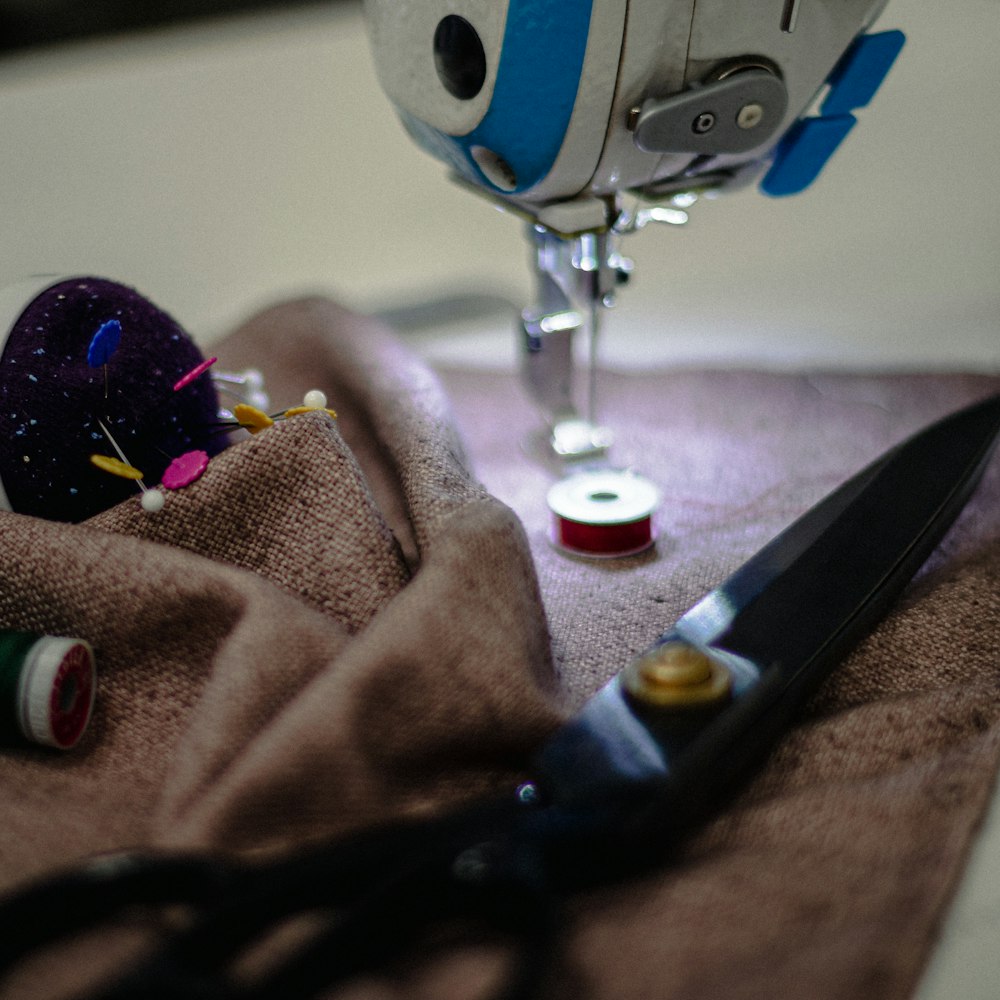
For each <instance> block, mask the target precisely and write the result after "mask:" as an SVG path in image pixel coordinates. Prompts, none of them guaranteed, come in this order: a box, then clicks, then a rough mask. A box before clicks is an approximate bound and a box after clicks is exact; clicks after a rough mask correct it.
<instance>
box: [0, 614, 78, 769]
mask: <svg viewBox="0 0 1000 1000" xmlns="http://www.w3.org/2000/svg"><path fill="white" fill-rule="evenodd" d="M96 692H97V668H96V665H95V662H94V651H93V649H92V648H91V646H90V643H88V642H86V641H85V640H83V639H71V638H66V637H63V636H52V635H34V634H32V633H29V632H0V701H2V704H0V737H2V738H3V739H4V740H5V741H9V740H14V741H18V740H26V741H28V742H30V743H38V744H41V745H42V746H49V747H55V748H56V749H59V750H69V749H70V748H71V747H73V746H75V745H76V743H77V742H78V741H79V739H80V737H81V736H82V735H83V733H84V732H85V731H86V729H87V725H88V724H89V722H90V717H91V714H92V713H93V709H94V698H95V696H96Z"/></svg>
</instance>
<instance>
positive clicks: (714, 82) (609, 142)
mask: <svg viewBox="0 0 1000 1000" xmlns="http://www.w3.org/2000/svg"><path fill="white" fill-rule="evenodd" d="M884 6H885V0H850V2H844V3H836V4H829V3H820V2H815V0H765V2H759V3H755V4H753V5H751V6H750V7H749V8H748V5H741V7H740V9H739V10H738V11H734V10H733V7H732V5H731V4H727V3H726V2H725V0H709V2H701V3H698V4H695V2H694V0H672V2H668V3H662V2H661V3H645V4H642V3H635V2H632V3H627V2H626V0H593V2H588V3H578V4H573V5H567V4H564V3H561V2H560V0H508V2H507V3H501V4H497V3H488V2H482V0H463V2H459V3H454V2H452V3H443V2H440V0H428V2H426V3H422V4H399V3H396V2H394V0H365V4H364V9H365V14H366V19H367V23H368V27H369V32H370V35H371V41H372V48H373V52H374V58H375V64H376V68H377V71H378V75H379V79H380V82H381V83H382V86H383V87H384V89H385V91H386V93H387V94H388V96H389V97H390V98H391V99H392V101H393V103H394V104H395V106H396V110H397V112H398V114H399V116H400V118H401V120H402V122H403V124H404V126H405V127H406V129H407V130H408V132H409V133H410V134H411V135H412V137H413V138H414V140H415V141H416V142H417V143H418V144H419V145H420V146H422V147H423V148H424V149H425V150H427V151H428V152H429V153H431V154H432V155H433V156H436V157H437V158H439V159H441V160H442V161H444V162H445V163H446V164H447V165H448V167H449V168H450V169H451V171H452V172H453V174H454V176H455V178H456V180H458V181H459V182H460V183H462V184H464V185H466V186H468V187H470V188H472V189H473V190H474V191H477V192H478V193H480V194H482V195H484V196H486V197H487V198H491V199H493V200H494V201H496V202H497V203H498V204H500V205H501V206H503V207H504V208H506V209H508V210H510V211H511V212H512V213H514V214H516V215H518V216H520V217H521V218H523V219H524V220H525V221H526V223H527V230H528V240H529V245H530V247H531V250H532V260H533V265H534V273H535V279H536V285H537V295H536V300H535V302H534V304H532V305H531V306H529V307H528V308H526V309H525V310H524V312H523V313H522V324H521V325H522V333H523V344H524V350H523V359H524V374H525V380H526V385H527V387H528V389H529V391H530V393H531V395H532V397H533V399H534V400H535V402H536V403H537V405H538V407H539V409H540V410H541V412H542V415H543V417H544V419H545V423H546V426H547V428H548V434H549V443H550V445H551V448H552V450H553V451H554V452H555V454H556V455H557V456H559V457H560V458H563V459H569V460H573V459H579V458H590V457H592V456H595V455H601V454H603V452H604V451H605V450H606V449H607V447H608V446H609V444H610V443H611V435H610V433H609V432H608V431H607V430H606V429H605V428H602V427H600V426H599V424H598V420H597V407H596V401H595V398H594V397H595V392H594V368H595V364H596V341H597V335H598V328H599V326H600V316H601V311H602V309H604V308H606V307H609V306H611V305H613V304H614V302H615V298H616V294H617V290H618V288H619V287H620V286H622V285H623V284H625V283H627V281H628V278H629V275H630V272H631V270H632V264H631V262H630V261H629V260H628V259H627V258H625V257H624V256H622V253H621V251H620V241H621V238H622V237H623V236H626V235H628V234H629V233H632V232H634V231H636V230H638V229H642V228H644V227H645V226H646V225H648V224H649V223H652V222H662V223H668V224H674V225H679V224H683V223H684V222H686V221H687V210H688V209H689V208H690V207H691V205H692V204H693V203H694V202H695V201H697V200H698V198H700V197H714V196H715V195H716V194H718V193H719V192H723V191H727V190H732V189H737V188H742V187H746V186H748V185H751V184H754V183H759V185H760V188H761V190H762V191H763V192H764V193H765V194H767V195H770V196H772V197H784V196H787V195H791V194H797V193H799V192H800V191H802V190H804V189H805V188H806V187H808V186H809V185H810V184H811V183H812V181H813V180H815V178H816V177H817V175H818V174H819V173H820V172H821V170H822V169H823V167H824V165H825V164H826V162H827V160H829V158H830V157H831V156H832V155H833V153H834V152H835V151H836V149H837V148H838V146H839V145H840V143H841V142H842V141H843V140H844V139H845V138H846V136H847V134H848V133H849V132H850V131H851V129H852V127H853V126H854V124H855V122H856V119H855V117H854V115H853V114H852V112H853V111H855V110H856V109H858V108H861V107H864V106H865V105H866V104H867V103H868V102H869V100H870V99H871V98H872V97H873V96H874V94H875V91H876V90H877V89H878V87H879V85H880V84H881V82H882V80H883V78H884V77H885V75H886V73H887V72H888V71H889V69H890V67H891V66H892V63H893V61H894V60H895V58H896V56H897V54H898V53H899V50H900V48H901V47H902V45H903V41H904V38H903V35H902V33H901V32H899V31H887V32H880V33H877V34H869V33H868V29H869V28H870V27H871V25H872V23H873V22H874V20H875V19H876V17H877V16H878V15H879V14H880V13H881V11H882V8H883V7H884ZM747 252H748V253H752V252H754V251H753V247H752V245H751V246H748V247H747ZM578 335H582V336H583V337H584V338H586V341H587V343H588V348H589V369H590V374H589V377H588V378H586V379H585V380H584V381H585V385H584V386H583V387H578V386H577V385H576V379H575V378H574V348H573V342H574V340H575V339H577V338H578Z"/></svg>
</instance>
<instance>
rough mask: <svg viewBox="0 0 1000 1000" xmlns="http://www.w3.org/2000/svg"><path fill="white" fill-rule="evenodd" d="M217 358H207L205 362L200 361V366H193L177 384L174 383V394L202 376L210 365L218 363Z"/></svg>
mask: <svg viewBox="0 0 1000 1000" xmlns="http://www.w3.org/2000/svg"><path fill="white" fill-rule="evenodd" d="M218 360H219V359H218V358H209V359H208V360H207V361H202V363H201V364H200V365H195V366H194V368H192V369H191V371H189V372H188V373H187V374H186V375H182V376H181V377H180V378H179V379H178V380H177V382H175V383H174V392H180V390H181V389H183V388H184V387H185V386H186V385H190V384H191V383H192V382H193V381H194V380H195V379H196V378H198V377H199V376H200V375H204V374H205V372H207V371H208V369H209V368H211V367H212V365H214V364H215V362H216V361H218Z"/></svg>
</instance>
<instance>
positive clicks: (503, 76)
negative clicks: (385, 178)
mask: <svg viewBox="0 0 1000 1000" xmlns="http://www.w3.org/2000/svg"><path fill="white" fill-rule="evenodd" d="M592 11H593V0H573V2H572V3H568V2H567V0H510V5H509V7H508V10H507V26H506V29H505V32H504V42H503V51H502V52H501V55H500V65H499V66H498V68H497V78H496V83H495V84H494V87H493V99H492V100H491V102H490V106H489V108H488V109H487V111H486V114H485V115H484V117H483V119H482V121H481V122H480V123H479V124H478V125H477V126H476V128H475V129H473V131H472V132H470V133H469V134H468V135H462V136H452V135H447V134H446V133H444V132H441V131H439V130H438V129H434V128H431V127H430V126H428V125H426V124H425V123H424V122H421V121H418V120H416V119H414V118H412V116H408V115H405V114H404V115H402V118H403V121H404V124H405V125H406V127H407V129H408V131H409V132H410V133H411V135H413V137H414V138H415V139H416V140H417V142H419V143H420V145H421V146H423V147H424V148H425V149H426V150H428V151H429V152H431V153H432V154H433V155H435V156H437V157H438V158H439V159H442V160H444V161H445V162H447V163H449V164H451V165H452V166H453V167H455V169H456V170H458V172H459V173H460V174H462V175H464V176H465V177H467V178H469V179H470V180H471V181H473V182H474V183H476V184H480V185H485V186H486V187H488V188H490V189H491V190H493V191H501V189H500V188H498V187H496V186H495V185H494V184H492V183H491V182H490V180H489V178H487V177H485V176H484V175H483V173H482V171H481V170H480V169H479V167H478V166H477V165H476V162H475V160H474V159H473V157H472V153H471V152H470V151H471V149H472V148H473V147H474V146H484V147H485V148H486V149H489V150H492V151H493V152H494V153H496V154H497V155H498V156H500V157H502V158H503V159H504V160H506V162H507V163H508V164H509V165H510V167H511V169H512V170H513V171H514V176H515V177H516V178H517V186H516V188H514V191H513V192H511V191H502V192H501V193H504V194H511V193H516V192H519V191H525V190H527V189H528V188H530V187H533V186H534V185H535V184H537V183H538V182H539V181H540V180H542V178H544V177H545V176H546V174H548V172H549V171H550V170H551V169H552V167H553V165H554V164H555V161H556V157H557V156H558V155H559V150H560V149H562V144H563V140H564V138H565V136H566V129H567V128H568V127H569V123H570V119H571V118H572V116H573V108H574V106H575V105H576V95H577V91H578V90H579V87H580V77H581V75H582V74H583V60H584V56H585V55H586V53H587V39H588V37H589V36H590V19H591V13H592Z"/></svg>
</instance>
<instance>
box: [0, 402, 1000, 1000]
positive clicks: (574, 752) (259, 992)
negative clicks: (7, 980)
mask: <svg viewBox="0 0 1000 1000" xmlns="http://www.w3.org/2000/svg"><path fill="white" fill-rule="evenodd" d="M998 435H1000V395H996V396H993V397H990V398H988V399H985V400H983V401H981V402H979V403H976V404H973V405H971V406H969V407H967V408H966V409H964V410H961V411H959V412H958V413H956V414H953V415H951V416H948V417H946V418H944V419H942V420H940V421H938V422H937V423H935V424H933V425H931V426H930V427H928V428H926V429H924V430H922V431H920V432H919V433H917V434H915V435H914V436H913V437H911V438H909V439H908V440H906V441H904V442H903V443H902V444H899V445H897V446H896V447H895V448H893V449H892V450H890V451H889V452H887V453H886V454H885V455H883V456H882V457H881V458H879V459H877V460H876V461H875V462H873V463H872V464H871V465H869V466H868V467H867V468H865V469H863V470H862V471H861V472H859V473H857V474H856V475H855V476H853V477H852V478H851V479H849V480H848V481H847V482H846V483H844V484H843V485H842V486H840V487H839V488H838V489H836V490H835V491H834V492H833V493H831V494H830V495H829V496H828V497H826V498H825V499H824V500H822V501H820V502H819V503H818V504H817V505H816V506H815V507H813V508H812V509H811V510H809V511H808V512H807V513H806V514H804V515H803V516H802V517H801V518H799V519H798V520H797V521H795V522H794V523H793V524H792V525H791V526H790V527H788V528H787V529H785V530H784V531H783V532H782V533H781V534H780V535H779V536H778V537H777V538H775V539H774V540H773V541H772V542H770V543H769V544H768V545H766V546H765V547H764V548H763V549H762V550H761V551H760V552H758V553H757V554H756V555H754V556H753V557H752V558H751V559H750V560H749V561H748V562H746V563H745V564H744V565H743V566H742V567H740V568H739V569H738V570H737V571H736V572H735V573H734V574H733V575H732V576H730V577H729V578H728V579H727V580H726V581H725V582H723V583H722V584H721V585H719V586H718V587H717V588H716V589H715V590H713V591H712V592H711V593H709V594H708V595H707V596H706V597H705V598H703V599H702V600H701V601H699V602H698V603H697V604H696V605H695V606H694V607H693V608H691V609H690V610H689V611H688V612H687V613H685V614H684V615H683V616H682V617H681V618H680V619H679V620H678V621H677V622H676V623H675V624H674V625H673V626H672V627H671V628H669V629H668V630H667V631H666V632H664V633H663V634H661V635H660V636H659V637H658V638H657V639H656V640H655V641H654V642H653V643H652V645H651V646H650V647H649V649H647V650H646V651H645V652H644V653H642V654H640V655H639V656H638V657H636V658H635V659H634V660H632V661H631V662H629V663H628V664H627V665H626V666H625V668H624V669H623V670H622V671H621V672H620V673H619V674H618V675H617V676H616V677H614V678H612V680H611V681H609V682H608V683H607V684H606V685H605V686H604V687H603V688H602V689H601V690H600V691H599V692H598V693H597V694H595V695H594V696H593V697H592V698H591V699H590V701H589V702H587V703H586V705H584V707H583V708H582V709H581V710H580V712H579V713H578V714H577V715H576V716H575V717H573V718H572V719H570V720H569V721H568V722H567V723H566V724H565V725H564V726H563V727H562V728H561V729H559V730H558V731H557V732H556V733H555V734H554V735H553V736H552V737H551V738H550V739H549V740H548V742H547V743H545V744H544V745H543V746H542V748H541V750H540V752H539V753H538V754H537V755H536V756H535V758H534V760H533V761H532V762H531V765H530V767H529V769H528V773H530V774H531V775H532V777H531V780H530V781H526V782H524V783H523V784H521V785H520V786H519V787H518V788H517V789H516V790H512V791H511V793H510V794H509V795H507V796H505V797H501V798H499V799H497V800H490V801H483V802H476V803H473V804H471V805H470V806H468V807H466V808H463V809H461V810H460V811H457V812H453V813H449V814H446V815H443V816H440V817H437V818H434V819H431V820H427V821H419V822H406V823H399V824H396V825H390V826H386V827H383V828H378V829H372V830H367V831H362V832H360V833H358V834H355V835H353V836H351V837H349V838H347V839H342V840H338V841H336V842H332V843H328V844H320V845H318V846H312V847H309V848H306V849H303V850H301V851H299V852H297V853H294V854H291V855H289V856H286V857H283V858H280V859H279V860H276V861H272V862H269V863H264V864H260V863H255V864H251V863H243V862H239V861H233V860H232V859H229V858H225V857H213V856H207V855H203V854H155V853H130V854H122V855H115V856H107V857H101V858H98V859H96V860H93V861H91V862H89V863H86V864H84V865H83V866H81V867H78V868H75V869H72V870H70V871H67V872H62V873H58V874H56V875H54V876H51V877H49V878H47V879H46V880H44V881H41V882H37V883H34V884H32V885H29V886H28V887H27V888H25V889H23V890H21V891H20V892H18V893H16V894H14V895H12V896H10V897H8V898H7V899H6V900H5V901H3V902H2V903H0V977H2V976H4V975H5V974H6V973H7V972H9V971H10V969H11V968H12V967H13V966H14V965H16V964H17V963H18V962H19V961H21V960H22V959H23V958H25V957H26V956H28V955H29V954H32V953H34V952H36V951H38V950H39V949H41V948H43V947H45V946H48V945H51V944H52V943H55V942H57V941H59V940H61V939H63V938H65V937H67V936H69V935H71V934H73V933H75V932H77V931H80V930H84V929H87V930H92V929H93V928H94V927H95V926H99V925H100V924H101V923H102V922H106V921H109V920H111V919H113V918H116V917H121V916H122V914H127V913H132V912H149V913H153V914H157V913H169V914H170V915H171V921H170V923H169V926H170V927H171V928H172V929H171V930H170V931H164V932H163V933H162V935H161V939H160V940H159V941H158V943H157V944H156V945H155V947H154V948H153V950H152V952H151V953H150V954H147V955H146V956H145V957H142V958H140V959H139V960H138V961H137V962H136V964H135V965H134V966H132V967H131V968H128V969H127V970H125V971H124V972H123V973H121V974H120V975H119V976H118V978H117V979H116V980H115V981H113V982H110V983H108V984H106V985H104V986H102V987H100V988H98V989H97V990H96V991H95V992H93V993H92V994H90V995H89V1000H126V998H135V1000H138V998H140V997H141V998H144V1000H155V998H185V1000H190V998H213V1000H265V998H271V997H274V998H279V997H280V998H282V1000H290V998H296V997H303V998H305V997H313V996H318V995H325V994H326V992H327V991H329V990H330V989H331V988H333V987H335V986H336V985H338V984H341V983H344V982H348V981H350V980H352V979H354V978H356V977H357V976H360V975H363V974H365V973H368V972H372V971H376V970H378V969H380V968H384V967H385V966H386V964H387V963H391V962H392V961H393V960H395V959H397V958H399V957H401V956H403V955H406V954H421V955H426V954H427V953H428V950H429V949H432V948H434V947H435V946H436V947H442V946H444V945H446V944H447V942H448V941H450V940H451V938H449V936H448V933H447V931H448V930H449V929H450V928H454V927H455V926H456V921H458V922H460V924H461V926H463V927H465V928H472V929H474V930H475V931H476V932H477V933H481V934H484V935H489V936H491V937H493V938H498V939H500V940H503V941H509V942H511V943H512V944H514V945H515V947H514V948H513V949H512V954H513V957H512V959H511V960H510V962H509V965H508V968H507V969H506V972H505V976H504V981H503V984H502V988H501V990H500V992H499V993H498V994H497V995H498V996H502V997H505V998H508V1000H514V998H517V1000H526V998H529V997H532V996H537V995H539V992H540V991H541V990H542V989H543V988H544V985H545V977H546V974H547V971H548V970H549V969H550V968H551V965H552V962H553V960H554V957H555V956H556V955H557V953H558V948H557V938H558V931H559V927H560V925H561V923H562V921H561V918H560V914H561V910H560V903H561V901H562V900H563V899H565V898H566V896H567V895H568V894H569V893H572V892H573V891H576V890H579V889H581V888H583V887H586V886H589V885H594V884H599V883H601V882H607V881H608V880H611V879H616V878H620V877H622V876H623V875H626V874H629V873H634V872H636V871H639V870H645V869H646V868H648V866H651V865H662V864H664V863H665V862H667V861H668V860H669V853H670V850H671V848H672V847H673V846H674V845H676V844H677V843H678V842H679V840H680V839H681V838H683V837H684V836H685V834H687V833H688V832H689V831H691V830H692V829H693V828H694V827H696V825H697V824H698V823H699V822H701V821H703V820H704V819H705V818H706V817H708V816H709V815H711V813H712V811H713V810H715V809H717V808H718V807H719V805H720V804H721V803H722V802H724V801H725V798H726V796H727V795H728V794H731V792H732V790H733V789H734V787H736V786H737V785H738V784H739V782H740V781H741V780H743V779H745V778H746V777H747V775H748V773H749V772H751V771H752V770H753V769H754V768H756V767H757V766H759V764H760V762H761V760H762V759H763V758H764V757H765V756H766V754H767V752H768V750H769V749H770V748H771V747H773V746H774V744H775V743H776V742H777V741H778V740H779V739H780V737H781V735H782V734H783V733H784V732H785V731H786V730H787V729H788V728H789V726H790V725H791V724H792V723H793V722H794V719H795V716H796V713H797V712H798V711H799V710H800V709H801V708H802V706H803V703H804V702H805V700H806V699H807V698H809V696H810V695H811V694H812V693H813V692H814V691H815V690H816V689H817V687H818V686H819V685H820V684H821V683H822V681H823V680H824V678H825V677H827V675H828V674H829V673H830V671H831V670H832V669H833V668H834V667H835V666H836V664H837V663H838V662H839V661H840V660H841V659H842V658H843V657H844V655H845V654H846V652H847V651H848V650H849V649H850V648H851V646H853V645H854V644H855V643H856V642H857V641H858V640H859V639H860V638H861V637H862V636H863V635H864V634H865V633H866V632H868V631H869V630H870V629H871V628H872V627H873V625H874V624H875V623H876V622H877V621H878V620H879V619H880V618H881V617H882V616H883V615H884V614H885V613H886V612H887V610H888V609H889V607H890V606H891V604H892V602H893V601H894V600H895V598H896V597H898V595H899V594H900V592H901V591H902V590H903V588H904V587H905V586H906V584H907V582H908V581H909V580H910V579H911V577H912V576H913V575H914V574H915V573H916V571H917V570H918V569H919V568H920V566H921V565H922V564H923V562H924V561H925V560H926V559H927V557H928V556H929V555H930V554H931V552H932V551H933V549H934V548H935V547H936V545H937V544H938V542H939V541H940V539H941V538H942V536H943V535H944V533H945V531H946V530H947V528H948V527H949V525H950V524H951V523H952V522H953V521H954V519H955V517H956V516H957V515H958V513H959V512H960V510H961V509H962V507H963V506H964V504H965V502H966V501H967V499H968V498H969V496H970V495H971V493H972V492H973V490H974V488H975V486H976V483H977V482H978V480H979V478H980V476H981V474H982V472H983V470H984V468H985V466H986V463H987V462H988V461H989V458H990V455H991V453H992V451H993V449H994V447H995V445H996V442H997V438H998ZM300 914H310V915H312V916H314V917H315V926H314V928H313V930H312V931H311V933H310V934H309V935H308V936H307V937H306V938H305V939H304V940H303V941H302V942H300V944H299V946H298V947H297V948H295V949H293V950H292V951H291V953H290V954H287V953H286V954H284V955H283V957H282V958H280V959H279V960H277V961H275V962H273V963H272V964H271V965H270V966H269V967H268V968H266V969H265V970H263V971H262V972H260V974H258V975H255V976H254V977H253V981H252V982H248V981H246V980H240V979H239V977H238V976H236V975H233V974H232V969H233V966H234V964H235V962H236V961H237V959H239V958H240V957H241V956H244V954H245V953H246V952H247V951H249V950H250V949H251V948H252V946H253V945H254V944H255V943H256V942H258V941H259V940H261V939H262V938H263V937H264V936H265V935H266V934H267V933H268V932H269V931H271V930H273V929H274V928H277V927H279V926H281V925H282V924H283V923H284V922H285V921H287V920H289V919H290V918H293V917H295V916H296V915H300Z"/></svg>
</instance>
